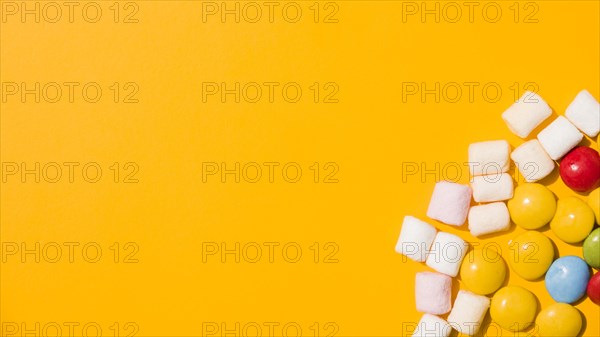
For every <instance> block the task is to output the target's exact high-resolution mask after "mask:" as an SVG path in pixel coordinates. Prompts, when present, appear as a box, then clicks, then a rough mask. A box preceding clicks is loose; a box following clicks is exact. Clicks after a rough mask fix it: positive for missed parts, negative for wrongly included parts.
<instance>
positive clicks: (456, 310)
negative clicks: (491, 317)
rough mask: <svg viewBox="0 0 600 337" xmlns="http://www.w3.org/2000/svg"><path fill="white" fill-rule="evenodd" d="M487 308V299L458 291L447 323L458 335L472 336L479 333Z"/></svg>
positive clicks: (488, 304)
mask: <svg viewBox="0 0 600 337" xmlns="http://www.w3.org/2000/svg"><path fill="white" fill-rule="evenodd" d="M489 307H490V299H489V298H488V297H485V296H481V295H477V294H474V293H472V292H470V291H466V290H460V291H459V292H458V296H457V297H456V300H455V301H454V307H453V308H452V312H450V315H448V323H450V325H451V326H452V328H454V329H456V330H457V331H459V332H460V333H463V334H466V335H469V336H473V335H475V334H476V333H477V332H478V331H479V328H480V327H481V323H482V322H483V319H484V317H485V314H486V313H487V311H488V309H489Z"/></svg>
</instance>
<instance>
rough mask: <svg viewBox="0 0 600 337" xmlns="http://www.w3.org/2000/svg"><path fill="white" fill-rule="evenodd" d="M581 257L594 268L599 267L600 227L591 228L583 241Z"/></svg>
mask: <svg viewBox="0 0 600 337" xmlns="http://www.w3.org/2000/svg"><path fill="white" fill-rule="evenodd" d="M583 258H584V259H585V262H587V264H589V265H590V266H592V267H594V268H600V228H596V229H595V230H593V231H592V232H591V233H590V235H589V236H588V237H587V239H585V241H584V242H583Z"/></svg>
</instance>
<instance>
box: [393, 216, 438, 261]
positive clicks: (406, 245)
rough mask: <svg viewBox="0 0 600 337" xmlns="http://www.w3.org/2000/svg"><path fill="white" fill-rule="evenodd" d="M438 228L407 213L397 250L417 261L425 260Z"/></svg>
mask: <svg viewBox="0 0 600 337" xmlns="http://www.w3.org/2000/svg"><path fill="white" fill-rule="evenodd" d="M436 233H437V230H436V229H435V227H433V226H432V225H430V224H428V223H427V222H425V221H421V220H419V219H417V218H415V217H412V216H410V215H407V216H405V217H404V221H403V222H402V229H401V230H400V237H399V238H398V242H397V243H396V252H398V253H400V254H402V255H404V256H406V257H408V258H410V259H411V260H414V261H417V262H424V261H425V260H426V259H427V254H428V252H429V249H430V248H431V244H432V243H433V240H434V239H435V235H436Z"/></svg>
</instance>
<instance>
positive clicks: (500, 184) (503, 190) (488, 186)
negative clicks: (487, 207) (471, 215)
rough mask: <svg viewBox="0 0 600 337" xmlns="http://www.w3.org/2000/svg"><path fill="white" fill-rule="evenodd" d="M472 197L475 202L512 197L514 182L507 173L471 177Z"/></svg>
mask: <svg viewBox="0 0 600 337" xmlns="http://www.w3.org/2000/svg"><path fill="white" fill-rule="evenodd" d="M471 188H473V199H475V201H477V202H492V201H502V200H508V199H510V198H512V197H513V191H514V184H513V180H512V177H511V176H510V174H508V173H502V174H501V175H494V174H492V175H488V176H478V177H473V182H471Z"/></svg>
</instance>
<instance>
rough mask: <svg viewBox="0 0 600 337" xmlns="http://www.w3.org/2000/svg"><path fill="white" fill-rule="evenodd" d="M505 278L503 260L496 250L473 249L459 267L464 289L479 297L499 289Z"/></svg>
mask: <svg viewBox="0 0 600 337" xmlns="http://www.w3.org/2000/svg"><path fill="white" fill-rule="evenodd" d="M505 277H506V265H505V263H504V259H503V258H502V256H500V254H499V252H498V251H497V250H493V249H474V250H472V251H471V252H469V254H467V256H465V258H464V260H463V262H462V265H461V267H460V278H461V279H462V281H463V282H464V283H465V285H466V287H467V288H468V289H469V290H471V291H472V292H474V293H476V294H479V295H487V294H491V293H493V292H494V291H496V290H498V289H500V287H501V286H502V283H504V278H505Z"/></svg>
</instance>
